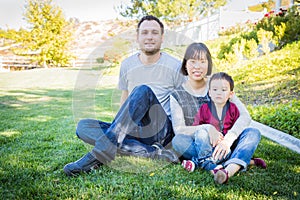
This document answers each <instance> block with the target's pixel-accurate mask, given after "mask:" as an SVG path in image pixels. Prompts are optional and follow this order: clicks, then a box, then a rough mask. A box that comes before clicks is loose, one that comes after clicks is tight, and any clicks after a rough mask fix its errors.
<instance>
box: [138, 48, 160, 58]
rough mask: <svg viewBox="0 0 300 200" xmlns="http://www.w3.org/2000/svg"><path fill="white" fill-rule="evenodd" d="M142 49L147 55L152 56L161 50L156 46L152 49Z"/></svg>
mask: <svg viewBox="0 0 300 200" xmlns="http://www.w3.org/2000/svg"><path fill="white" fill-rule="evenodd" d="M141 50H142V52H143V53H144V54H146V55H147V56H151V55H154V54H156V53H158V52H159V51H160V48H154V49H151V50H150V49H149V50H147V49H141Z"/></svg>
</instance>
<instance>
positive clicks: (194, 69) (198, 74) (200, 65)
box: [186, 53, 208, 80]
mask: <svg viewBox="0 0 300 200" xmlns="http://www.w3.org/2000/svg"><path fill="white" fill-rule="evenodd" d="M186 69H187V72H188V76H189V79H192V80H202V79H203V78H204V77H205V76H206V74H207V70H208V61H207V59H206V56H205V54H204V53H202V55H201V57H200V58H199V59H192V58H191V59H188V60H187V62H186Z"/></svg>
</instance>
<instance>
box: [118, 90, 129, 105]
mask: <svg viewBox="0 0 300 200" xmlns="http://www.w3.org/2000/svg"><path fill="white" fill-rule="evenodd" d="M127 97H128V90H122V94H121V98H120V107H121V106H122V105H123V103H124V102H125V101H126V99H127Z"/></svg>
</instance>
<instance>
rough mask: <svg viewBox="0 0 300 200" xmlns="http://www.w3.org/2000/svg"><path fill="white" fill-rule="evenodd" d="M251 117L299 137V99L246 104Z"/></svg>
mask: <svg viewBox="0 0 300 200" xmlns="http://www.w3.org/2000/svg"><path fill="white" fill-rule="evenodd" d="M248 110H249V112H250V114H251V116H252V118H253V119H254V120H256V121H259V122H261V123H263V124H266V125H268V126H271V127H273V128H275V129H278V130H281V131H283V132H285V133H287V134H290V135H293V136H294V137H297V138H300V132H299V131H300V117H299V113H300V101H299V100H293V101H292V102H290V103H289V104H277V105H262V106H251V105H250V106H248Z"/></svg>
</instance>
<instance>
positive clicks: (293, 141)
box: [250, 120, 300, 153]
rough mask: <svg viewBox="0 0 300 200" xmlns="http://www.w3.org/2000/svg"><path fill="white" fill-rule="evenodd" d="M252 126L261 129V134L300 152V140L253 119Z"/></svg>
mask: <svg viewBox="0 0 300 200" xmlns="http://www.w3.org/2000/svg"><path fill="white" fill-rule="evenodd" d="M250 127H254V128H257V129H259V130H260V132H261V134H262V135H263V136H265V137H267V138H269V139H270V140H273V141H275V142H277V143H279V144H281V145H283V146H285V147H287V148H289V149H291V150H293V151H296V152H297V153H300V140H299V139H297V138H295V137H293V136H291V135H289V134H286V133H284V132H282V131H279V130H277V129H274V128H271V127H269V126H267V125H264V124H262V123H259V122H257V121H254V120H252V122H251V123H250Z"/></svg>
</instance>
